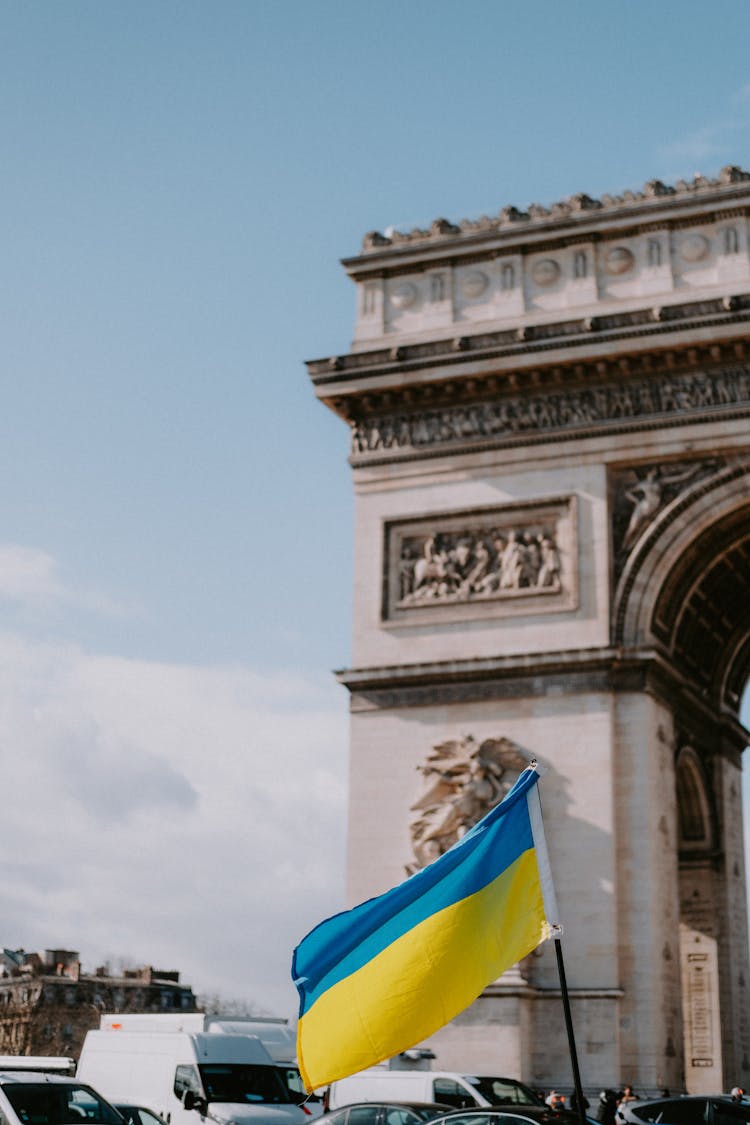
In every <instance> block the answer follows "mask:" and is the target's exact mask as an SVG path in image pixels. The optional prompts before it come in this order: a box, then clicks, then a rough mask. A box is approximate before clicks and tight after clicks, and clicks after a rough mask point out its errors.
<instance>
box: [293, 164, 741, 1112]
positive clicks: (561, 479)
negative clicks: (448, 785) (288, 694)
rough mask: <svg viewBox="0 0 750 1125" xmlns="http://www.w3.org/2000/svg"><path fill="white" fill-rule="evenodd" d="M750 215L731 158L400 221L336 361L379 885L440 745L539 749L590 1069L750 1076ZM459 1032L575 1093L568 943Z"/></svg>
mask: <svg viewBox="0 0 750 1125" xmlns="http://www.w3.org/2000/svg"><path fill="white" fill-rule="evenodd" d="M748 214H750V176H749V175H748V173H744V172H741V171H740V170H738V169H735V168H730V169H726V170H725V171H724V172H722V174H721V175H720V176H719V177H718V178H717V179H715V180H706V179H704V178H702V177H701V178H699V179H697V180H696V181H695V182H693V183H691V184H680V185H675V187H674V188H670V187H667V186H665V185H663V184H660V183H658V182H651V183H649V184H647V185H646V188H645V189H644V191H643V192H640V193H625V195H624V196H621V197H619V198H606V197H605V198H604V199H602V200H601V201H596V200H591V199H589V198H588V197H586V196H584V195H581V196H578V197H575V198H574V199H572V200H569V201H566V202H564V203H563V204H559V205H553V206H552V207H549V208H541V207H529V208H528V209H527V210H526V211H525V212H520V211H518V210H516V209H512V208H511V209H507V210H506V211H504V212H503V213H501V215H500V216H498V218H496V219H484V220H480V221H479V222H477V223H473V224H465V223H459V224H448V223H445V222H441V223H439V224H437V225H434V226H433V227H432V228H431V229H429V230H428V229H425V230H424V231H418V232H412V233H411V234H409V235H399V234H393V235H389V236H388V238H385V236H381V237H379V238H371V239H369V240H368V243H367V246H366V248H365V250H364V252H363V253H362V254H361V255H360V256H358V257H356V258H351V259H348V260H347V261H346V262H345V266H346V268H347V270H348V272H349V273H350V275H351V276H352V278H353V279H354V280H355V282H356V284H357V287H358V290H359V304H358V319H357V326H356V330H355V345H354V347H353V349H352V351H351V352H350V353H349V354H348V355H341V356H337V357H334V359H333V360H320V361H313V362H311V363H310V365H309V370H310V375H311V378H312V381H313V383H314V385H315V389H316V393H317V394H318V396H319V397H320V398H321V400H323V401H324V402H325V403H326V404H327V405H329V406H330V407H331V408H332V409H334V410H335V411H336V412H337V413H338V414H339V415H340V416H341V417H342V418H343V419H345V420H346V422H347V423H348V424H349V425H350V426H351V429H352V456H351V464H352V470H353V475H354V486H355V493H356V516H355V518H356V545H355V590H354V637H353V647H352V666H351V668H349V669H347V670H345V671H343V672H341V673H340V674H339V677H340V680H341V682H343V683H345V684H346V686H347V687H348V689H349V691H350V693H351V795H350V832H349V875H348V893H349V897H350V900H351V901H352V902H354V901H358V900H360V899H363V898H367V897H370V896H371V895H373V894H376V893H378V892H379V891H382V890H384V889H385V888H387V887H388V886H391V885H393V884H394V883H396V882H397V881H398V880H399V879H400V878H401V876H402V873H403V871H404V868H405V867H408V865H409V864H412V863H413V862H414V844H415V840H414V834H413V833H414V814H415V808H416V807H418V806H419V804H420V801H422V800H423V792H422V789H421V787H420V776H421V773H420V771H422V770H423V769H424V764H425V761H426V760H428V758H429V755H430V753H431V751H432V748H434V747H438V746H440V745H446V744H451V745H454V744H458V743H461V741H462V740H467V739H468V738H471V739H472V740H473V743H474V744H476V745H482V744H483V742H484V741H485V740H497V739H499V738H503V739H507V740H508V742H509V743H512V744H513V745H514V746H516V747H518V750H519V753H520V754H522V755H523V756H525V757H527V758H532V757H533V758H536V759H537V760H538V761H539V763H540V764H541V765H542V766H543V767H544V769H545V770H546V773H545V775H544V777H543V780H542V783H541V792H542V801H543V808H544V815H545V825H546V830H547V835H548V841H549V846H550V851H551V860H552V867H553V874H554V878H555V883H556V889H557V895H558V900H559V903H560V907H561V914H562V921H563V923H564V925H565V950H566V954H565V955H566V968H567V975H568V983H569V985H570V987H571V989H572V997H573V1015H574V1021H575V1023H576V1027H577V1036H578V1047H579V1052H580V1055H581V1070H582V1075H583V1080H584V1083H585V1084H586V1085H587V1086H589V1087H591V1088H598V1087H601V1086H607V1085H618V1084H622V1083H624V1082H626V1081H627V1082H633V1083H635V1084H636V1085H637V1086H638V1088H639V1089H640V1090H643V1091H648V1090H654V1091H656V1090H657V1089H659V1088H661V1087H662V1086H668V1087H670V1088H671V1089H674V1090H679V1089H682V1088H684V1087H685V1086H686V1085H687V1087H688V1088H691V1089H699V1088H702V1085H703V1084H705V1081H706V1076H705V1074H703V1073H701V1072H702V1071H709V1070H710V1074H711V1081H712V1082H713V1083H714V1085H718V1086H723V1087H724V1088H727V1087H728V1086H730V1085H732V1084H734V1083H735V1082H738V1081H740V1082H742V1083H743V1084H745V1085H747V1084H748V1083H750V1023H749V1021H748V1016H747V1011H748V1009H749V1008H750V1005H748V1003H747V994H746V989H747V987H748V983H747V982H748V981H750V973H749V972H748V951H747V913H746V902H745V883H744V862H743V848H742V817H741V802H740V797H739V793H740V790H739V785H740V758H741V752H742V749H743V747H744V745H745V743H746V740H747V734H746V732H745V731H744V730H743V729H742V727H741V726H740V723H739V716H738V709H739V702H740V696H741V692H742V690H743V687H744V684H745V681H746V679H747V676H748V673H749V672H750V531H749V530H748V529H749V528H750V436H749V431H748V424H747V419H748V417H749V416H750V366H748V362H749V361H750V329H749V328H748V326H749V325H750V255H749V251H748V223H747V217H748ZM510 532H513V536H512V537H511V535H510ZM545 540H546V544H545ZM509 544H510V547H509ZM543 545H545V549H547V550H552V551H553V558H554V566H552V567H551V568H550V571H549V573H550V574H553V575H554V579H553V580H552V581H550V582H549V583H548V582H547V574H548V572H547V571H543V570H542V566H541V550H542V546H543ZM542 575H544V580H542V578H541V577H540V576H542ZM445 798H446V806H445V811H446V816H447V815H448V813H449V812H450V809H449V807H448V806H449V803H450V801H451V800H455V799H458V800H460V794H457V793H456V792H454V793H453V797H451V794H450V793H448V792H447V791H446V793H445ZM430 807H431V808H432V806H430ZM437 815H438V819H439V813H438V814H437ZM441 823H442V822H441ZM421 838H422V837H421V836H420V840H421ZM691 941H692V942H693V944H696V945H701V947H703V946H706V947H707V949H709V956H708V958H707V960H706V961H705V962H701V963H700V964H701V965H706V966H707V968H706V971H707V972H708V973H709V977H710V988H709V991H710V995H711V1004H710V1005H708V1006H707V1005H706V1004H705V1003H703V1006H702V1007H701V1003H702V1002H701V1000H700V996H699V992H700V989H699V988H698V987H697V985H696V982H695V980H694V979H693V977H695V975H696V974H695V972H694V968H695V965H697V964H698V962H693V961H689V960H688V956H689V947H690V944H691ZM690 966H693V969H691V968H690ZM691 973H692V976H691ZM701 1021H703V1022H702V1023H701ZM699 1025H700V1026H699ZM686 1029H687V1030H686ZM709 1041H710V1042H709ZM431 1042H432V1045H433V1046H434V1047H435V1049H436V1050H437V1052H438V1056H439V1064H440V1065H441V1066H446V1067H447V1066H456V1067H461V1068H467V1069H475V1070H484V1071H485V1072H487V1071H490V1070H500V1071H511V1072H513V1073H516V1074H517V1075H519V1077H522V1078H525V1079H527V1080H528V1081H530V1082H532V1083H534V1084H538V1085H543V1086H547V1087H550V1086H553V1085H555V1086H556V1085H564V1084H567V1076H568V1075H569V1073H570V1068H569V1061H568V1059H567V1046H566V1042H565V1035H564V1027H563V1023H562V1013H561V1008H560V998H559V984H558V981H557V973H556V966H555V961H554V956H552V955H551V953H550V951H549V950H547V949H542V950H540V951H538V954H537V955H535V956H531V957H529V958H527V959H526V961H525V962H524V963H523V964H522V965H520V966H519V967H518V970H517V972H516V973H515V974H506V976H504V977H503V978H502V979H501V981H499V982H497V983H496V984H494V985H492V986H491V987H490V988H489V989H488V990H487V991H486V993H485V994H484V995H483V996H482V998H480V999H479V1000H478V1001H477V1003H476V1004H475V1005H474V1006H473V1007H472V1008H471V1009H470V1010H469V1011H468V1012H467V1013H464V1015H463V1016H461V1017H460V1018H459V1019H457V1020H455V1021H454V1022H453V1023H452V1024H450V1025H449V1026H448V1027H446V1028H444V1029H443V1030H441V1031H440V1032H439V1033H438V1034H437V1035H436V1036H435V1037H434V1040H433V1041H431ZM707 1044H708V1045H709V1046H710V1053H709V1051H708V1046H707ZM699 1048H700V1050H699ZM704 1048H705V1051H704ZM701 1052H703V1053H701ZM696 1059H698V1060H700V1059H710V1066H705V1067H704V1066H703V1065H702V1064H701V1063H700V1062H699V1063H698V1064H696V1063H695V1060H696Z"/></svg>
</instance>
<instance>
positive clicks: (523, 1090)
mask: <svg viewBox="0 0 750 1125" xmlns="http://www.w3.org/2000/svg"><path fill="white" fill-rule="evenodd" d="M466 1081H467V1082H470V1083H471V1085H472V1086H474V1087H475V1089H477V1090H478V1091H479V1093H480V1094H481V1095H482V1097H483V1098H486V1099H487V1101H488V1102H489V1103H490V1105H544V1101H543V1099H542V1098H540V1097H539V1095H538V1094H535V1093H534V1091H533V1090H530V1089H529V1087H528V1086H524V1084H523V1082H517V1081H516V1080H515V1078H496V1077H494V1076H489V1077H488V1076H487V1075H483V1076H480V1077H478V1078H475V1077H474V1075H473V1074H472V1075H471V1076H470V1077H469V1076H468V1075H467V1078H466Z"/></svg>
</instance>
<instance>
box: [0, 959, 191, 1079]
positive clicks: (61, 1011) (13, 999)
mask: <svg viewBox="0 0 750 1125" xmlns="http://www.w3.org/2000/svg"><path fill="white" fill-rule="evenodd" d="M1 960H2V971H1V972H0V1054H3V1055H67V1056H70V1057H72V1058H76V1059H77V1058H78V1055H79V1054H80V1051H81V1047H82V1046H83V1040H84V1038H85V1036H86V1032H87V1031H89V1030H91V1029H92V1028H96V1027H98V1026H99V1018H100V1016H101V1014H102V1012H171V1011H183V1012H194V1011H195V1010H196V1003H195V996H194V995H193V992H192V989H191V988H189V987H188V986H187V985H183V984H180V974H179V973H178V972H175V971H174V970H158V969H153V968H152V967H151V966H146V967H145V968H141V969H132V970H124V971H123V972H122V974H121V975H119V976H113V975H111V974H110V972H109V970H108V969H107V968H106V966H103V967H101V968H98V969H96V971H95V972H94V973H93V974H91V975H87V974H85V973H83V972H82V971H81V962H80V960H79V957H78V953H76V952H72V951H70V950H60V949H56V950H55V949H47V950H44V952H43V953H41V954H37V953H25V952H24V951H23V950H17V951H16V950H7V949H6V950H4V951H3V955H2V959H1Z"/></svg>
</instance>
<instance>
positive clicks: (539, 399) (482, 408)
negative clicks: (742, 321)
mask: <svg viewBox="0 0 750 1125" xmlns="http://www.w3.org/2000/svg"><path fill="white" fill-rule="evenodd" d="M737 407H741V408H744V409H746V408H748V407H750V366H748V365H746V364H737V365H736V366H733V367H723V368H718V369H716V370H703V371H692V372H686V373H679V372H678V373H674V372H664V373H662V374H659V375H655V376H653V377H651V378H648V379H630V380H627V381H624V380H620V381H617V382H614V381H613V382H609V383H604V384H602V385H600V386H596V387H587V388H583V389H578V390H575V389H570V390H567V389H561V390H559V391H550V392H545V393H543V394H541V393H538V394H534V393H532V394H516V395H504V396H501V397H497V398H494V399H492V400H490V401H485V402H476V403H469V404H466V405H455V406H446V407H443V408H432V409H426V410H417V411H409V412H408V413H407V412H401V413H387V414H381V415H375V416H368V417H364V418H361V419H359V420H357V421H355V422H353V423H352V427H351V456H352V462H353V463H354V464H355V465H356V464H359V463H365V462H367V461H369V460H376V459H377V460H383V459H388V460H390V459H398V458H401V457H408V456H413V455H414V454H419V453H420V452H422V451H429V452H438V451H442V449H450V448H451V447H454V448H455V447H459V446H466V447H469V448H470V447H471V446H472V445H475V444H477V445H478V444H481V445H483V446H485V445H493V446H502V445H503V444H511V443H514V442H516V441H517V440H518V439H519V438H522V439H523V440H525V441H533V440H551V439H556V438H557V437H558V436H560V435H562V434H565V433H566V432H570V433H571V435H575V436H578V435H579V434H580V433H581V432H597V431H598V430H600V429H603V430H606V429H607V428H609V427H612V426H616V427H622V426H623V425H625V426H627V425H628V423H630V422H632V423H633V424H635V425H638V424H639V423H642V422H643V421H644V420H646V419H649V418H654V419H660V418H663V419H667V420H669V421H670V422H674V423H679V424H682V423H686V422H689V421H692V420H693V419H694V418H695V417H696V416H700V415H705V414H707V413H711V414H713V413H715V412H717V411H719V412H720V411H730V410H732V408H735V409H736V408H737Z"/></svg>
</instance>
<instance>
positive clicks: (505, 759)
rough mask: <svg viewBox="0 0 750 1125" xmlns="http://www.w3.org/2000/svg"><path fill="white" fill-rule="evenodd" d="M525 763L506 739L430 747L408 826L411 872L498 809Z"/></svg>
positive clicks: (459, 741) (469, 740) (463, 740)
mask: <svg viewBox="0 0 750 1125" xmlns="http://www.w3.org/2000/svg"><path fill="white" fill-rule="evenodd" d="M528 764H529V762H528V759H527V758H525V757H524V755H523V754H522V753H521V751H520V750H519V748H518V747H517V746H516V745H515V743H513V742H511V741H510V740H509V739H507V738H488V739H485V741H484V742H482V743H479V744H478V743H477V742H476V741H475V739H474V738H473V737H472V736H471V735H468V736H467V737H466V738H460V739H452V740H449V741H447V742H441V743H440V744H439V745H437V746H435V747H433V750H432V753H431V754H430V757H429V758H428V759H427V762H426V764H425V765H423V766H420V767H419V769H420V771H421V773H422V776H423V778H424V780H425V785H426V788H425V792H424V793H423V795H422V796H421V797H420V799H419V800H418V801H416V802H415V803H414V804H413V805H412V806H411V808H412V810H413V811H414V812H415V813H416V814H417V815H416V816H415V818H414V820H413V821H412V823H411V826H410V831H411V839H412V847H413V849H414V856H415V858H416V862H415V863H413V864H411V865H410V866H409V867H408V868H407V870H408V871H409V872H410V873H411V872H413V871H416V870H418V869H419V868H420V867H426V866H427V864H429V863H432V861H433V860H435V859H437V858H438V856H440V855H442V854H443V853H444V852H447V851H448V849H449V848H450V847H452V845H453V844H455V843H456V841H457V840H460V838H461V837H462V836H463V835H465V833H466V832H468V830H469V829H470V828H471V827H472V826H473V825H474V824H476V823H477V821H479V820H481V819H482V817H483V816H484V815H485V813H487V812H489V810H490V809H491V808H494V806H495V805H496V804H498V803H499V802H500V801H501V800H502V799H503V797H504V796H505V794H506V793H507V792H508V790H509V789H510V788H511V787H512V785H513V784H514V782H515V781H516V779H517V778H518V776H519V774H520V773H521V772H522V771H523V770H524V769H526V767H527V766H528Z"/></svg>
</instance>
